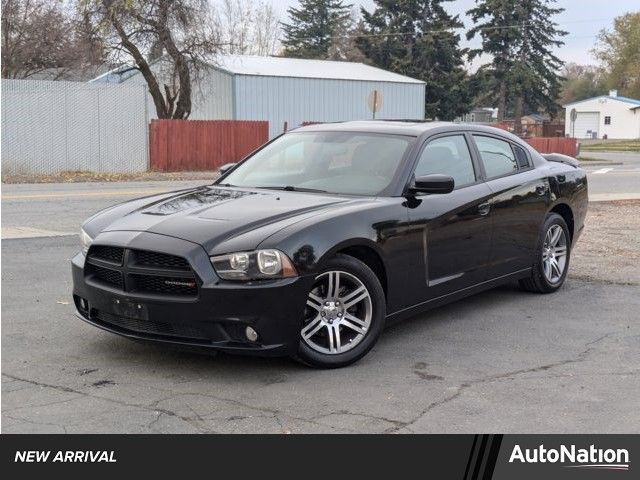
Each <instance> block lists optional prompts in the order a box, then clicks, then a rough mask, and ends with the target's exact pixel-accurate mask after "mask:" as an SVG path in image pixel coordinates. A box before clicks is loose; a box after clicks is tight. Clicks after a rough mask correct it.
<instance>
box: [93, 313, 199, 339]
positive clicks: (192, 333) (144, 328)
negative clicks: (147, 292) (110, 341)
mask: <svg viewBox="0 0 640 480" xmlns="http://www.w3.org/2000/svg"><path fill="white" fill-rule="evenodd" d="M91 320H93V321H95V322H97V323H101V324H103V325H105V326H107V327H112V328H113V327H115V328H117V329H122V330H126V331H128V332H135V333H146V334H153V335H162V336H167V337H181V338H190V339H194V340H206V339H208V336H207V334H206V333H205V332H203V331H202V330H200V329H199V328H196V327H192V326H189V325H181V324H179V323H168V322H158V321H153V320H140V319H136V318H129V317H122V316H119V315H112V314H110V313H107V312H103V311H100V310H96V309H92V310H91Z"/></svg>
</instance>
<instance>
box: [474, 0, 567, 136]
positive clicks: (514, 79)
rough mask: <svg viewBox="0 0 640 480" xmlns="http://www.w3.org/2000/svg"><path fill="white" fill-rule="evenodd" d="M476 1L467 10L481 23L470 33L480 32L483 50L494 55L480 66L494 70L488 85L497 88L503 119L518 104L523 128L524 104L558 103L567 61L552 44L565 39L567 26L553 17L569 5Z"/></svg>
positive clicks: (551, 108) (548, 107)
mask: <svg viewBox="0 0 640 480" xmlns="http://www.w3.org/2000/svg"><path fill="white" fill-rule="evenodd" d="M476 2H477V5H476V7H474V8H472V9H471V10H469V12H467V13H468V14H469V15H470V16H471V18H472V20H473V21H474V22H475V23H476V25H475V26H474V27H473V28H472V29H471V30H470V31H469V32H468V34H467V37H468V38H473V37H474V36H475V35H477V34H479V35H480V37H481V38H482V51H484V52H485V53H489V54H491V55H492V56H493V59H492V61H491V63H490V64H488V65H485V66H483V67H482V68H481V70H484V71H487V70H489V71H491V72H492V73H493V81H492V82H489V83H486V84H485V85H488V87H489V88H490V89H492V90H493V91H496V92H497V101H498V109H499V113H498V118H499V119H502V118H504V116H505V112H506V111H507V109H508V108H509V106H511V107H512V108H513V115H514V119H515V128H516V131H518V132H519V131H520V130H521V118H522V115H523V114H524V110H525V108H526V109H529V110H532V111H537V110H540V109H543V110H545V111H547V112H549V113H551V114H553V113H555V112H556V111H557V109H558V105H557V103H556V99H557V98H558V95H559V93H560V89H561V87H562V84H561V81H562V77H561V76H560V75H559V71H560V69H561V68H562V65H563V62H562V61H561V60H560V59H559V58H558V57H556V56H555V55H554V54H553V53H552V49H553V48H554V47H559V46H561V45H563V42H562V41H560V40H559V39H558V38H559V37H562V36H564V35H566V34H567V32H564V31H562V30H559V29H558V28H557V27H558V24H557V23H555V22H553V21H552V20H551V18H552V17H553V16H554V15H557V14H558V13H560V12H562V11H563V10H564V9H562V8H555V7H553V4H554V3H555V0H521V1H519V2H512V1H509V0H476ZM479 21H481V23H478V22H479ZM477 52H478V51H476V52H472V56H473V55H474V54H477ZM509 100H510V101H509ZM510 104H511V105H510Z"/></svg>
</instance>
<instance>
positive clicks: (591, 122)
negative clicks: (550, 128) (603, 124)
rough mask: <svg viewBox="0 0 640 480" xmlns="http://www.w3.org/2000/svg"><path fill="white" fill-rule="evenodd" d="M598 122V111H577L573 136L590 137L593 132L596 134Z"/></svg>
mask: <svg viewBox="0 0 640 480" xmlns="http://www.w3.org/2000/svg"><path fill="white" fill-rule="evenodd" d="M599 124H600V113H599V112H578V116H577V117H576V121H575V125H574V129H573V132H574V133H573V136H574V137H575V138H592V137H593V134H594V133H595V134H596V136H597V135H598V125H599Z"/></svg>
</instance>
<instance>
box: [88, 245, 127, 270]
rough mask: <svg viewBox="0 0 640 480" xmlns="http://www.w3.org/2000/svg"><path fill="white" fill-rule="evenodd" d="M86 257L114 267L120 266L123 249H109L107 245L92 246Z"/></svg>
mask: <svg viewBox="0 0 640 480" xmlns="http://www.w3.org/2000/svg"><path fill="white" fill-rule="evenodd" d="M88 256H89V258H96V259H98V260H103V261H105V262H109V263H113V264H116V265H122V259H123V258H124V248H121V247H109V246H107V245H93V246H92V247H91V248H90V249H89V253H88Z"/></svg>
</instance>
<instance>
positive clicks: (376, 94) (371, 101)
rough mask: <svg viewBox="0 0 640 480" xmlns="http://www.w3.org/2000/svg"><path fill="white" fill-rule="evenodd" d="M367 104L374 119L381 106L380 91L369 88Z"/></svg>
mask: <svg viewBox="0 0 640 480" xmlns="http://www.w3.org/2000/svg"><path fill="white" fill-rule="evenodd" d="M367 105H369V110H371V113H373V119H374V120H375V118H376V113H377V112H379V111H380V109H381V108H382V92H380V91H378V90H371V91H370V92H369V96H368V97H367Z"/></svg>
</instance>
